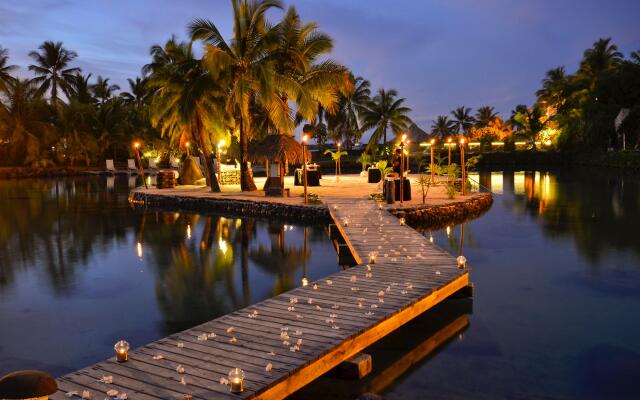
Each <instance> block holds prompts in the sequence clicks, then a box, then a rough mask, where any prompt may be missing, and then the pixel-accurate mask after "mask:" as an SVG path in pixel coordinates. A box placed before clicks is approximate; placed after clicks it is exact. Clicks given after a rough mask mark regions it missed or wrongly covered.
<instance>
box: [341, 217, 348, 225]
mask: <svg viewBox="0 0 640 400" xmlns="http://www.w3.org/2000/svg"><path fill="white" fill-rule="evenodd" d="M342 224H343V225H344V226H349V218H347V217H344V218H343V219H342Z"/></svg>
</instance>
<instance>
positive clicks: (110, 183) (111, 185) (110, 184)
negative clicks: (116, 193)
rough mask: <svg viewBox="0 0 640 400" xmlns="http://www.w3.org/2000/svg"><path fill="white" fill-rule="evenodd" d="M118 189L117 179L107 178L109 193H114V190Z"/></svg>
mask: <svg viewBox="0 0 640 400" xmlns="http://www.w3.org/2000/svg"><path fill="white" fill-rule="evenodd" d="M115 187H116V177H115V176H107V192H113V189H115Z"/></svg>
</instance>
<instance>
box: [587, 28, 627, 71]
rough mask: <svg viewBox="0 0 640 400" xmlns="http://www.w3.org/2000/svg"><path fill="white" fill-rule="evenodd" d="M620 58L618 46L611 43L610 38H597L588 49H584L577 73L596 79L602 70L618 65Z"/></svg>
mask: <svg viewBox="0 0 640 400" xmlns="http://www.w3.org/2000/svg"><path fill="white" fill-rule="evenodd" d="M622 59H623V55H622V53H621V52H619V51H618V46H616V45H615V44H612V43H611V38H606V39H599V40H598V41H596V42H595V43H594V44H593V46H592V47H591V48H590V49H587V50H585V52H584V55H583V57H582V62H581V63H580V71H579V73H582V74H585V75H587V76H589V77H591V78H594V79H597V78H598V77H600V76H601V75H602V74H603V73H604V72H607V71H609V70H611V69H612V68H614V67H616V66H618V65H619V64H620V63H621V62H622Z"/></svg>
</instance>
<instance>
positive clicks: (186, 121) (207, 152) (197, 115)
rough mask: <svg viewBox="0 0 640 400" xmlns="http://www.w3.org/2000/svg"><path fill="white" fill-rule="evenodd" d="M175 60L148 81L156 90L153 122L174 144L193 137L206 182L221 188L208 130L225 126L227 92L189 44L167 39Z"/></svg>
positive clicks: (153, 102) (216, 188) (212, 187)
mask: <svg viewBox="0 0 640 400" xmlns="http://www.w3.org/2000/svg"><path fill="white" fill-rule="evenodd" d="M165 47H167V48H169V51H170V52H171V53H172V57H173V59H172V61H171V62H170V63H169V64H167V65H165V66H164V67H162V68H158V69H156V71H155V72H154V73H153V75H151V78H150V80H149V86H150V88H152V89H154V90H155V95H154V97H153V101H152V103H151V115H152V118H151V122H152V124H153V125H154V126H156V127H158V128H160V131H161V133H162V135H163V136H164V135H167V136H169V137H170V139H171V141H172V142H173V143H176V142H178V143H179V142H180V141H182V142H184V141H185V139H186V140H188V139H191V140H193V142H194V143H195V144H196V146H197V148H198V150H199V151H200V156H201V157H202V158H203V159H204V160H205V164H204V169H205V174H206V178H207V184H209V185H210V186H211V190H212V191H214V192H219V191H220V186H219V183H218V180H217V178H216V176H215V174H214V168H213V158H212V153H213V148H212V144H211V137H210V135H209V134H208V133H207V131H208V130H209V131H216V130H221V129H224V128H223V127H221V126H220V124H221V123H223V122H225V120H224V117H223V111H222V108H223V106H224V98H225V94H226V93H225V91H224V90H223V89H222V88H221V87H220V86H219V84H218V83H217V82H216V81H215V80H214V79H213V78H212V77H211V75H210V74H209V73H208V71H206V70H205V69H204V68H202V63H201V60H199V59H196V58H194V56H193V52H192V49H191V45H190V44H185V43H181V44H177V43H175V42H174V41H173V40H170V41H169V42H168V46H165Z"/></svg>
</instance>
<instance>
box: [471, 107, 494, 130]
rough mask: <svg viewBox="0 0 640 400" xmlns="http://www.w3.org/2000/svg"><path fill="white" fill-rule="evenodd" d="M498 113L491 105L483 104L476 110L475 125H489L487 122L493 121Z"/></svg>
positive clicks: (481, 126) (480, 126)
mask: <svg viewBox="0 0 640 400" xmlns="http://www.w3.org/2000/svg"><path fill="white" fill-rule="evenodd" d="M497 116H498V113H497V112H496V111H495V109H494V108H493V107H491V106H483V107H480V108H478V110H477V111H476V118H475V119H476V127H478V128H484V127H486V126H488V125H489V122H491V121H493V119H494V118H495V117H497Z"/></svg>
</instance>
